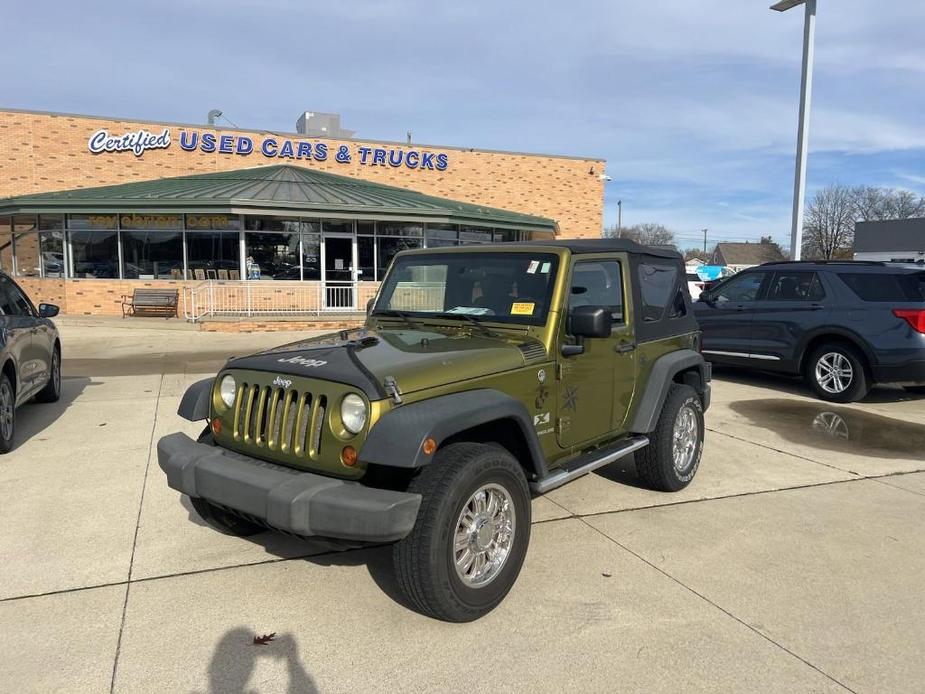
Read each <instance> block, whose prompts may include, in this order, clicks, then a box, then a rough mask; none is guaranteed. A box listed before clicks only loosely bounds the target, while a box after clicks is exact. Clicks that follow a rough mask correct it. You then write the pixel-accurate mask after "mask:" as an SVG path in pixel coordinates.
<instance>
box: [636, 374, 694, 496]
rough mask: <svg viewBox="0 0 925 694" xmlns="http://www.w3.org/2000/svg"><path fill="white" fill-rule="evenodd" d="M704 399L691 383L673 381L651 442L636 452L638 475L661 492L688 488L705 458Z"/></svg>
mask: <svg viewBox="0 0 925 694" xmlns="http://www.w3.org/2000/svg"><path fill="white" fill-rule="evenodd" d="M703 431H704V429H703V402H702V401H701V400H700V396H699V395H697V391H695V390H694V389H693V388H691V387H690V386H688V385H682V384H680V383H673V384H672V385H671V388H670V389H669V390H668V397H666V398H665V404H664V405H663V406H662V413H661V414H660V415H659V418H658V422H657V423H656V425H655V430H654V431H653V432H652V433H651V434H650V435H649V445H648V446H646V447H645V448H643V449H641V450H639V451H637V452H636V454H635V457H636V474H638V475H639V477H640V478H641V479H642V481H643V482H644V483H645V485H646V486H647V487H649V488H650V489H655V490H657V491H661V492H677V491H680V490H682V489H684V488H685V487H686V486H687V485H688V484H690V482H691V480H692V479H694V475H695V474H697V468H699V467H700V459H701V457H703Z"/></svg>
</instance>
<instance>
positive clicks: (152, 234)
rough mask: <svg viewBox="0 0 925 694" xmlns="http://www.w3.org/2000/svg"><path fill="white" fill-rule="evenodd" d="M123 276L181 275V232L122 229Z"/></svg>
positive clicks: (147, 277)
mask: <svg viewBox="0 0 925 694" xmlns="http://www.w3.org/2000/svg"><path fill="white" fill-rule="evenodd" d="M122 277H124V278H125V279H129V280H134V279H155V280H157V279H175V280H179V279H183V234H182V232H179V231H176V232H169V231H123V232H122Z"/></svg>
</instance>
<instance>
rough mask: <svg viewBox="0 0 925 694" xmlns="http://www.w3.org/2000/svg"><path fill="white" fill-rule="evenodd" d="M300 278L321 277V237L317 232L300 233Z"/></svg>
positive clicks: (318, 278)
mask: <svg viewBox="0 0 925 694" xmlns="http://www.w3.org/2000/svg"><path fill="white" fill-rule="evenodd" d="M295 279H298V277H296V278H295ZM302 279H306V280H320V279H321V237H320V236H319V235H318V234H303V235H302Z"/></svg>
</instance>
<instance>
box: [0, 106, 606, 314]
mask: <svg viewBox="0 0 925 694" xmlns="http://www.w3.org/2000/svg"><path fill="white" fill-rule="evenodd" d="M267 167H269V168H267ZM604 167H605V162H604V161H603V160H600V159H588V158H578V157H561V156H551V155H536V154H522V153H512V152H498V151H486V150H473V149H461V148H454V147H441V146H431V145H417V144H413V145H412V144H405V143H394V142H380V141H373V140H363V139H357V138H351V139H321V138H317V137H310V136H307V135H300V134H283V133H275V132H268V131H254V130H239V129H227V128H219V127H216V126H197V125H182V124H172V123H152V122H146V121H127V120H117V119H107V118H100V117H90V116H75V115H65V114H53V113H41V112H31V111H14V110H0V268H2V269H3V270H4V271H6V272H8V273H10V274H13V275H15V276H16V278H17V281H19V282H20V283H21V284H22V285H23V286H24V288H26V290H27V291H28V292H29V293H30V294H31V296H32V298H33V300H34V301H35V302H40V301H48V302H51V303H56V304H59V305H60V306H61V307H62V310H63V312H65V313H72V314H110V315H115V314H118V313H119V312H120V298H121V296H122V295H123V294H129V293H131V291H132V288H133V287H137V286H144V285H150V286H167V287H177V288H180V289H184V290H185V291H186V292H189V291H191V288H193V287H197V286H199V285H202V283H204V282H205V283H209V282H213V283H218V284H222V283H227V284H229V285H232V284H234V283H238V284H241V285H244V284H246V283H248V282H249V281H251V282H256V281H258V280H259V281H263V280H270V279H273V280H277V281H279V280H283V281H282V282H277V283H276V284H275V285H273V286H274V287H277V288H279V291H282V290H283V288H284V287H291V290H290V291H289V293H290V294H292V296H297V295H302V294H304V293H305V288H306V287H313V286H315V285H317V287H318V291H317V296H318V297H319V299H318V306H317V307H316V308H318V309H322V310H326V309H337V310H344V309H347V310H352V309H357V308H360V307H361V306H362V302H363V300H364V299H365V297H368V296H371V295H372V293H374V292H375V288H376V286H377V284H378V280H379V279H381V277H382V273H383V271H384V269H385V267H386V266H387V264H388V261H389V260H390V258H391V256H392V255H394V253H395V252H397V251H398V250H401V249H402V248H409V247H416V246H442V245H457V244H467V243H484V242H489V241H503V240H512V239H519V238H536V239H539V238H552V237H554V236H555V237H559V238H589V237H596V236H599V235H600V230H601V228H602V221H603V197H604V196H603V193H604V189H603V185H604ZM255 286H256V285H255ZM264 286H266V285H264ZM279 291H276V293H279Z"/></svg>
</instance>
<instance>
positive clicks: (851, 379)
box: [806, 342, 870, 402]
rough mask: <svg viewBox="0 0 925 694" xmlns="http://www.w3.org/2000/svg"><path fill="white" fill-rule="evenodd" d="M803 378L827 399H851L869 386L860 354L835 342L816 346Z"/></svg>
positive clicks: (864, 392) (841, 400) (857, 398)
mask: <svg viewBox="0 0 925 694" xmlns="http://www.w3.org/2000/svg"><path fill="white" fill-rule="evenodd" d="M806 380H807V381H809V385H810V386H811V387H812V389H813V391H815V393H816V395H818V396H819V397H820V398H822V399H823V400H828V401H829V402H854V401H855V400H860V399H861V398H863V397H864V396H865V395H867V393H868V391H869V390H870V385H869V384H868V381H867V372H866V371H865V369H864V360H863V358H862V357H861V355H860V354H859V353H858V352H857V350H855V349H854V348H853V347H849V346H848V345H844V344H840V343H837V342H830V343H827V344H824V345H821V346H820V347H818V348H816V350H815V351H814V352H813V353H812V355H811V356H810V358H809V360H808V361H807V363H806Z"/></svg>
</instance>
